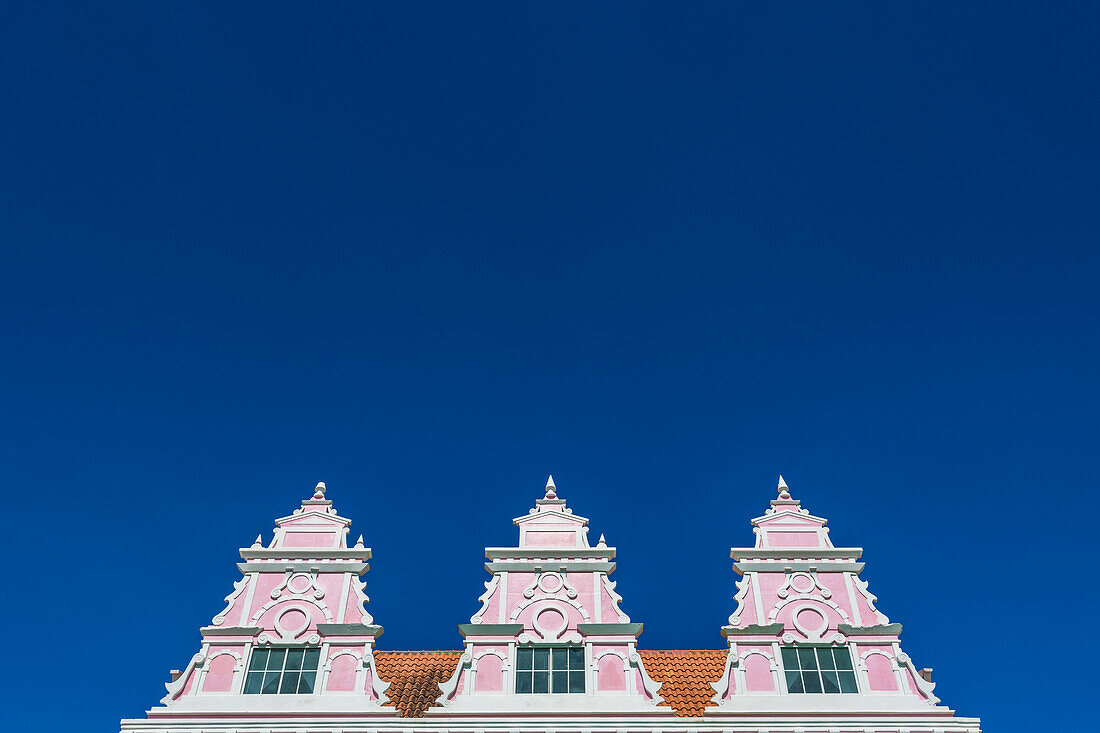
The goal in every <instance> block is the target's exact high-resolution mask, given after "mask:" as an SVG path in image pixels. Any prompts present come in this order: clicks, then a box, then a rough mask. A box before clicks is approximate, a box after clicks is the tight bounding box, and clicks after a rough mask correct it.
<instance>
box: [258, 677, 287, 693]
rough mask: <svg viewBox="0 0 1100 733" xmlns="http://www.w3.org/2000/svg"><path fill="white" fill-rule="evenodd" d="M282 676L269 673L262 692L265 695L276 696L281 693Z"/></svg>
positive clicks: (265, 678)
mask: <svg viewBox="0 0 1100 733" xmlns="http://www.w3.org/2000/svg"><path fill="white" fill-rule="evenodd" d="M280 676H282V672H268V673H267V676H266V677H264V688H263V690H261V692H262V693H263V694H264V695H274V694H275V693H276V692H278V691H279V677H280Z"/></svg>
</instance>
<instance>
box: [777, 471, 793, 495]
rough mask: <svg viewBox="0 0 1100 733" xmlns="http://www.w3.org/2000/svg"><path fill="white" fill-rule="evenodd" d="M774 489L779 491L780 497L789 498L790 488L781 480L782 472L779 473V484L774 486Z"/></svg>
mask: <svg viewBox="0 0 1100 733" xmlns="http://www.w3.org/2000/svg"><path fill="white" fill-rule="evenodd" d="M776 490H777V491H779V498H780V499H790V498H791V491H790V488H789V487H788V486H787V482H786V481H784V480H783V474H779V486H777V487H776Z"/></svg>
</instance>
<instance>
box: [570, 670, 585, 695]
mask: <svg viewBox="0 0 1100 733" xmlns="http://www.w3.org/2000/svg"><path fill="white" fill-rule="evenodd" d="M569 691H570V692H584V672H583V671H582V672H570V673H569Z"/></svg>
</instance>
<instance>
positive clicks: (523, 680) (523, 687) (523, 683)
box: [516, 672, 531, 694]
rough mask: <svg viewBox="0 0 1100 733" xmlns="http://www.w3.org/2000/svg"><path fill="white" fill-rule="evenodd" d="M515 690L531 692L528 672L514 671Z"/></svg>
mask: <svg viewBox="0 0 1100 733" xmlns="http://www.w3.org/2000/svg"><path fill="white" fill-rule="evenodd" d="M516 692H519V693H524V694H526V693H529V692H531V673H530V672H516Z"/></svg>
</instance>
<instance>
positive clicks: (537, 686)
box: [531, 672, 550, 693]
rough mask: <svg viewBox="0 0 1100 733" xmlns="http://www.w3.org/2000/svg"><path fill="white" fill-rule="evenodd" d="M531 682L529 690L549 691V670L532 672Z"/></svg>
mask: <svg viewBox="0 0 1100 733" xmlns="http://www.w3.org/2000/svg"><path fill="white" fill-rule="evenodd" d="M532 675H533V684H532V685H531V688H532V689H531V691H532V692H535V693H539V692H549V691H550V673H549V672H534V673H532Z"/></svg>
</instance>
